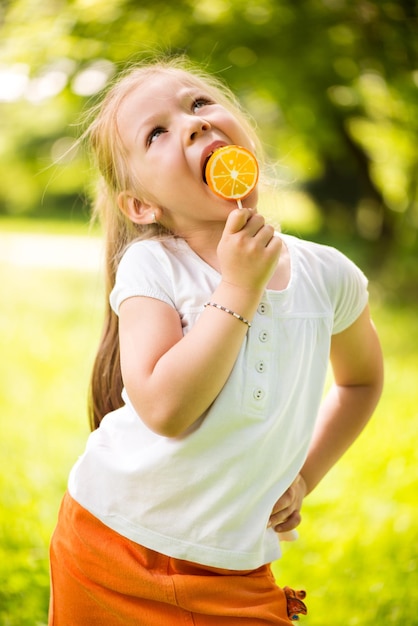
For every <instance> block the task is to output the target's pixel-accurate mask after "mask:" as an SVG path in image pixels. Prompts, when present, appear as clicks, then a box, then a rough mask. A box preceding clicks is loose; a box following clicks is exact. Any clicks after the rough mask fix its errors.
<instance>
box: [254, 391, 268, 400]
mask: <svg viewBox="0 0 418 626" xmlns="http://www.w3.org/2000/svg"><path fill="white" fill-rule="evenodd" d="M253 396H254V400H262V399H263V398H264V396H265V392H264V389H260V388H257V389H254V391H253Z"/></svg>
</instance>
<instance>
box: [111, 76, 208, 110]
mask: <svg viewBox="0 0 418 626" xmlns="http://www.w3.org/2000/svg"><path fill="white" fill-rule="evenodd" d="M202 87H204V86H203V85H202V83H201V82H200V81H199V80H198V79H196V80H195V79H194V77H193V76H190V77H189V76H188V75H182V74H180V73H173V72H159V73H157V74H154V75H151V76H148V77H146V78H144V79H142V80H141V82H140V83H139V84H138V85H137V86H134V87H133V88H132V89H131V90H130V91H129V92H128V93H127V95H126V96H125V97H124V98H123V100H122V103H121V108H123V107H124V108H129V106H130V104H131V103H132V102H134V106H136V107H141V108H143V107H147V106H151V107H154V106H158V104H159V103H168V101H170V100H178V99H182V98H183V97H187V95H188V94H189V93H191V92H193V93H194V92H195V91H196V90H197V89H201V88H202Z"/></svg>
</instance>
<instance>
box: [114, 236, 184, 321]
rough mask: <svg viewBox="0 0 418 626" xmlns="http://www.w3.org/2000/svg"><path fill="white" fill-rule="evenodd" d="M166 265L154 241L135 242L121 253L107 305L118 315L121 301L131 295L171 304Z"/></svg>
mask: <svg viewBox="0 0 418 626" xmlns="http://www.w3.org/2000/svg"><path fill="white" fill-rule="evenodd" d="M170 274H171V273H170V267H169V264H168V263H167V257H166V255H165V254H164V253H163V249H162V247H161V246H160V245H159V244H158V242H156V241H138V242H136V243H134V244H132V245H131V246H130V247H129V248H128V249H127V250H126V252H125V253H124V255H123V257H122V259H121V261H120V263H119V267H118V270H117V273H116V280H115V285H114V287H113V289H112V291H111V293H110V297H109V300H110V306H111V307H112V309H113V311H114V312H115V313H116V314H117V315H118V312H119V307H120V305H121V303H122V302H123V301H124V300H126V299H127V298H132V297H134V296H146V297H149V298H156V299H157V300H162V301H163V302H166V303H167V304H169V305H170V306H173V307H174V296H173V288H172V280H171V275H170Z"/></svg>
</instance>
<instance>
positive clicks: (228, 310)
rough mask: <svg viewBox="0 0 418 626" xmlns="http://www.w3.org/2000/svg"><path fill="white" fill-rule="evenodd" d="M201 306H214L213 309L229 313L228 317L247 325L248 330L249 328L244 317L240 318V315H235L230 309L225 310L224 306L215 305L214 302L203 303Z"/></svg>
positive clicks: (249, 324) (248, 323) (249, 325)
mask: <svg viewBox="0 0 418 626" xmlns="http://www.w3.org/2000/svg"><path fill="white" fill-rule="evenodd" d="M203 306H204V307H207V306H214V307H215V309H220V310H221V311H225V313H229V315H233V316H234V317H236V318H237V320H239V321H240V322H244V324H247V326H248V328H251V323H250V322H249V321H248V320H246V319H245V317H242V315H239V314H238V313H235V311H231V309H227V308H226V306H222V304H216V302H205V304H204V305H203Z"/></svg>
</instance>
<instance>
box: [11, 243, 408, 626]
mask: <svg viewBox="0 0 418 626" xmlns="http://www.w3.org/2000/svg"><path fill="white" fill-rule="evenodd" d="M77 241H78V240H77V239H74V246H75V251H74V253H75V255H76V256H77V247H76V246H77ZM34 261H36V258H35V259H34ZM0 281H1V282H0V284H1V307H0V354H1V357H0V427H1V437H0V450H1V463H2V465H1V474H0V507H1V508H0V625H3V626H41V625H45V624H46V620H47V607H48V597H49V579H48V543H49V538H50V535H51V532H52V530H53V527H54V524H55V520H56V516H57V511H58V507H59V503H60V499H61V497H62V494H63V492H64V490H65V487H66V480H67V475H68V472H69V469H70V467H71V465H72V464H73V462H74V461H75V459H76V458H77V456H78V455H79V454H80V453H81V452H82V450H83V447H84V444H85V440H86V437H87V435H88V425H87V417H86V393H87V385H88V378H89V373H90V368H91V364H92V360H93V356H94V352H95V348H96V345H97V341H98V338H99V334H100V330H101V322H102V297H103V296H102V285H101V278H100V275H99V272H97V271H94V270H91V269H90V270H85V271H80V269H77V270H75V269H67V268H65V267H64V268H63V267H61V268H60V269H53V268H48V267H42V263H36V264H35V267H32V268H31V267H29V266H27V265H16V264H15V263H10V262H8V261H7V260H3V261H2V262H1V263H0ZM372 306H373V308H374V318H375V321H376V324H377V326H378V329H379V332H380V335H381V339H382V343H383V348H384V352H385V360H386V387H385V392H384V396H383V399H382V401H381V404H380V406H379V408H378V410H377V412H376V414H375V417H374V419H373V420H372V422H371V423H370V424H369V426H368V427H367V429H366V431H365V432H364V433H363V435H362V437H361V438H360V439H359V441H358V442H357V444H356V445H355V446H354V447H353V448H352V449H351V450H350V451H349V453H348V454H347V455H346V457H345V458H344V459H343V460H342V461H341V462H340V464H339V465H338V466H337V468H335V469H334V470H333V471H332V472H331V473H330V474H329V476H328V477H327V478H326V479H325V480H324V481H323V483H322V484H321V485H320V487H319V488H318V489H317V490H316V492H315V493H314V494H312V495H311V496H310V497H309V498H308V499H307V500H306V503H305V506H304V511H303V513H304V519H303V524H302V525H301V527H300V538H299V540H298V541H297V542H295V543H292V544H285V545H284V555H283V559H282V560H281V561H280V562H279V563H277V564H275V566H274V570H275V574H276V575H277V579H278V581H279V583H280V584H282V585H284V584H288V585H290V586H293V587H296V588H305V589H306V590H307V592H308V597H307V604H308V608H309V614H308V616H307V617H304V618H301V624H305V625H306V626H325V625H326V624H336V625H337V626H352V625H353V626H354V625H362V626H366V624H367V625H369V624H379V625H380V624H381V625H382V626H383V625H384V626H389V625H390V626H394V625H399V626H400V625H401V624H402V626H404V625H405V624H407V625H408V626H411V625H414V624H418V593H417V589H418V576H417V567H418V564H417V555H418V532H417V523H416V515H417V443H418V409H417V406H418V402H417V400H418V342H417V316H416V311H415V310H414V309H411V308H409V309H408V308H403V307H402V306H401V305H399V306H397V307H394V306H392V308H388V307H387V306H384V305H382V303H381V302H379V301H377V300H376V302H373V301H372ZM185 514H187V512H185ZM75 601H76V600H75ZM75 626H76V625H75Z"/></svg>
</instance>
